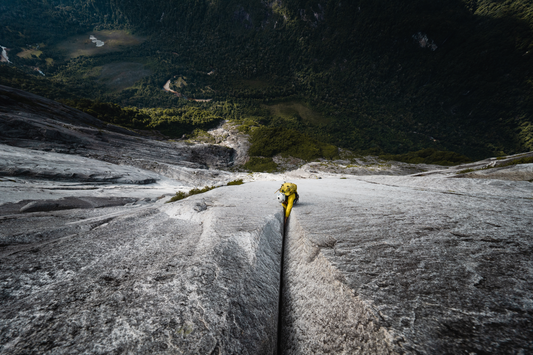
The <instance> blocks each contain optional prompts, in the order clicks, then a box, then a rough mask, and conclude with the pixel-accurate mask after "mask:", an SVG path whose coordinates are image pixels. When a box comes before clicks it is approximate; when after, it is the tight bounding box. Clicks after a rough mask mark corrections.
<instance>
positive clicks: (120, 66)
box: [94, 62, 152, 91]
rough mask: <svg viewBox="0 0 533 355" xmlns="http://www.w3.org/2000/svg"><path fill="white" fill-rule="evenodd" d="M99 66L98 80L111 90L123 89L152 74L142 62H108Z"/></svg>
mask: <svg viewBox="0 0 533 355" xmlns="http://www.w3.org/2000/svg"><path fill="white" fill-rule="evenodd" d="M100 68H101V69H100V75H99V77H98V81H99V82H100V83H102V84H105V85H106V86H107V87H108V88H109V89H111V90H113V91H121V90H124V89H126V88H128V87H130V86H133V84H135V83H136V82H137V81H139V80H141V79H142V78H144V77H147V76H149V75H151V74H152V71H150V70H148V69H146V68H145V66H144V65H143V64H141V63H134V62H116V63H109V64H105V65H103V66H102V67H100ZM94 69H96V67H95V68H94Z"/></svg>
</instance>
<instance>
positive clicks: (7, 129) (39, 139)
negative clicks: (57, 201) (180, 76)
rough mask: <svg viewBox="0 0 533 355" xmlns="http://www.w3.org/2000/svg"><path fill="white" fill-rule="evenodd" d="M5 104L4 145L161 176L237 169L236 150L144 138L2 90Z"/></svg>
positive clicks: (1, 109) (0, 112)
mask: <svg viewBox="0 0 533 355" xmlns="http://www.w3.org/2000/svg"><path fill="white" fill-rule="evenodd" d="M0 99H1V100H2V104H1V105H0V144H6V145H10V146H15V147H19V148H28V149H33V150H41V151H47V152H56V153H65V154H75V155H79V156H83V157H87V158H93V159H98V160H103V161H106V162H110V163H114V164H118V165H130V166H134V167H138V168H142V169H145V170H152V171H156V172H157V173H164V172H166V171H175V170H176V169H178V170H179V168H181V167H188V168H193V169H197V170H203V169H220V168H227V167H230V166H233V163H234V155H235V151H234V150H233V149H232V148H228V147H223V146H219V145H210V144H198V145H187V144H185V143H181V142H169V141H160V140H156V139H153V137H147V136H140V135H139V134H138V133H136V132H134V131H131V130H128V129H125V128H122V127H118V126H114V125H111V124H106V123H104V122H102V121H100V120H98V119H96V118H94V117H92V116H90V115H88V114H86V113H83V112H81V111H79V110H76V109H73V108H71V107H68V106H65V105H62V104H60V103H57V102H55V101H52V100H48V99H45V98H43V97H40V96H37V95H33V94H30V93H27V92H24V91H22V90H17V89H13V88H10V87H7V86H2V85H0ZM169 165H170V166H172V167H173V169H170V168H168V166H169ZM168 177H170V178H174V175H172V174H170V175H169V176H168Z"/></svg>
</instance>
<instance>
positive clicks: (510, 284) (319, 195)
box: [282, 176, 533, 354]
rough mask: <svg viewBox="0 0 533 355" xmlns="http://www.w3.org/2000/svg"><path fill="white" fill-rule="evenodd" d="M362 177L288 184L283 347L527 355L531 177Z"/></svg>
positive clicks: (532, 334)
mask: <svg viewBox="0 0 533 355" xmlns="http://www.w3.org/2000/svg"><path fill="white" fill-rule="evenodd" d="M363 179H364V181H363V180H355V179H353V180H332V179H323V180H315V181H312V180H306V181H298V182H296V183H297V184H298V191H299V193H300V196H301V201H302V202H301V203H300V204H299V205H298V206H297V207H296V208H294V209H293V212H292V214H291V217H290V222H289V225H288V231H287V235H286V242H285V243H286V245H285V248H286V253H285V265H284V276H283V280H284V282H283V286H282V287H283V303H282V304H283V310H282V314H283V324H282V334H283V336H282V348H283V349H285V353H286V354H310V353H335V354H368V353H380V354H381V353H383V354H387V353H413V354H416V353H418V354H465V353H469V354H472V353H476V354H527V353H531V352H532V351H533V331H532V328H531V324H532V322H533V313H532V311H533V308H532V304H533V283H532V281H531V274H532V272H533V264H532V262H531V255H532V252H533V184H531V183H527V182H506V181H495V180H493V181H487V180H476V179H444V178H422V177H418V178H413V177H384V176H376V177H372V176H370V177H363ZM451 186H453V187H454V190H453V191H452V190H451V189H450V187H451Z"/></svg>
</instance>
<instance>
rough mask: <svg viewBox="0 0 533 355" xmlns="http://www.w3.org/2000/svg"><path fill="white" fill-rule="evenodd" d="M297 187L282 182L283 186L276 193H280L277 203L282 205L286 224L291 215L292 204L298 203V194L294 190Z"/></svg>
mask: <svg viewBox="0 0 533 355" xmlns="http://www.w3.org/2000/svg"><path fill="white" fill-rule="evenodd" d="M297 188H298V187H297V186H296V184H293V183H290V182H284V183H283V185H281V187H280V188H279V190H277V191H276V192H278V191H279V192H280V194H279V195H278V201H280V202H281V204H282V205H283V208H284V209H285V222H287V218H289V215H290V214H291V209H292V206H293V204H295V203H296V202H298V200H299V198H300V196H299V195H298V192H296V189H297Z"/></svg>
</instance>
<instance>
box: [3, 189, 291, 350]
mask: <svg viewBox="0 0 533 355" xmlns="http://www.w3.org/2000/svg"><path fill="white" fill-rule="evenodd" d="M277 185H278V184H277V183H262V184H261V185H256V184H248V185H243V186H235V187H221V188H219V189H215V190H213V191H210V192H208V193H205V194H202V195H197V196H193V197H191V198H188V199H185V200H182V201H180V202H176V203H172V204H162V203H161V202H159V203H156V204H153V203H146V204H143V205H139V206H130V207H108V208H105V207H104V208H100V209H98V210H94V209H92V210H65V211H56V212H39V213H25V214H22V215H20V217H19V219H18V220H17V221H18V223H20V224H26V225H31V224H33V227H34V228H36V229H38V230H40V231H41V233H43V234H46V236H43V237H42V238H41V239H31V240H27V239H25V238H26V237H25V235H21V234H18V235H17V234H16V233H15V230H13V234H9V233H7V232H6V231H8V230H10V229H9V228H5V229H4V228H2V231H3V234H2V236H1V239H2V241H1V242H2V243H3V248H2V263H1V264H0V275H1V276H0V280H2V281H1V285H0V286H1V293H0V295H1V301H0V303H1V304H2V307H1V308H0V353H2V354H27V353H49V354H78V353H85V354H99V353H102V354H103V353H105V354H110V353H139V354H148V353H158V354H239V353H242V354H272V353H273V351H274V349H275V340H276V339H275V337H276V329H277V316H278V308H277V307H278V295H279V289H278V285H279V268H280V250H281V216H282V214H281V209H280V207H279V205H278V204H277V202H276V201H275V200H274V198H273V195H272V191H273V190H274V189H275V187H276V186H277ZM244 196H247V197H249V198H244ZM95 211H96V212H97V213H96V212H95ZM9 221H13V219H9V220H5V219H4V220H0V225H2V224H3V223H6V222H9ZM19 232H20V230H19ZM6 243H9V245H6Z"/></svg>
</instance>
